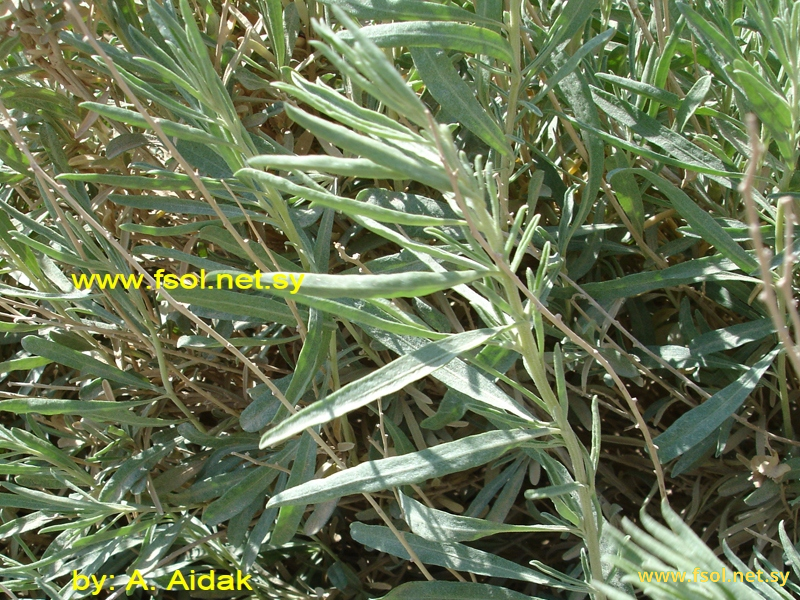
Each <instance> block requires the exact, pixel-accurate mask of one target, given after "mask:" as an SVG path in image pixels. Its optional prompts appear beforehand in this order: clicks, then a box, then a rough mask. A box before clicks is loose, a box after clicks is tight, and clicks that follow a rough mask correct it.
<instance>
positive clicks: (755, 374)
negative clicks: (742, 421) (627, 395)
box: [653, 348, 780, 463]
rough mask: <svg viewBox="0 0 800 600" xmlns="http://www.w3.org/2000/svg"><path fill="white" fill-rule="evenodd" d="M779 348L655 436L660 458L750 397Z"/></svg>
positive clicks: (689, 443) (676, 452) (700, 436)
mask: <svg viewBox="0 0 800 600" xmlns="http://www.w3.org/2000/svg"><path fill="white" fill-rule="evenodd" d="M779 351H780V348H775V349H774V350H772V351H771V352H768V353H767V354H766V355H765V356H764V357H763V358H762V359H761V360H759V361H758V362H757V363H756V364H755V365H753V366H752V367H751V368H750V369H749V370H748V371H747V372H746V373H744V374H743V375H742V376H741V377H739V379H737V380H736V381H734V382H733V383H732V384H730V385H728V386H727V387H724V388H723V389H721V390H720V391H718V392H717V393H716V394H714V395H713V396H711V398H709V399H708V400H706V401H705V402H703V403H702V404H701V405H700V406H696V407H695V408H693V409H692V410H690V411H689V412H687V413H685V414H683V415H682V416H681V417H680V418H678V420H677V421H675V422H674V423H673V424H672V425H670V427H669V429H667V430H666V431H665V432H664V433H662V434H661V435H659V436H658V437H657V438H656V439H654V440H653V442H654V443H655V445H656V446H657V447H658V458H659V460H661V462H662V463H665V462H667V461H670V460H672V459H673V458H675V457H676V456H680V455H681V454H683V453H684V452H686V451H687V450H689V449H690V448H691V447H693V446H694V445H695V444H699V443H700V442H702V441H703V440H704V439H705V438H706V437H708V435H710V434H711V433H712V432H713V431H715V430H716V429H717V427H719V426H720V425H722V423H723V422H724V421H725V420H726V419H727V418H729V417H730V416H731V415H732V414H734V413H735V412H736V411H737V410H739V407H740V406H741V405H742V404H743V403H744V401H745V400H747V397H748V396H749V395H750V393H751V392H752V391H753V390H754V389H755V387H756V385H758V382H759V381H761V378H762V377H763V376H764V373H766V371H767V369H768V368H769V366H770V365H771V364H772V361H773V360H774V359H775V357H776V356H777V355H778V352H779Z"/></svg>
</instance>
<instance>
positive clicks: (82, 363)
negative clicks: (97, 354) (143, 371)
mask: <svg viewBox="0 0 800 600" xmlns="http://www.w3.org/2000/svg"><path fill="white" fill-rule="evenodd" d="M22 347H23V348H25V350H27V351H28V352H30V353H31V354H36V355H38V356H43V357H45V358H49V359H50V360H52V361H53V362H57V363H59V364H62V365H65V366H67V367H70V368H72V369H75V370H77V371H80V372H81V374H83V375H94V376H95V377H102V378H103V379H108V380H109V381H116V382H117V383H121V384H123V385H128V386H131V387H132V388H134V389H147V390H158V389H159V388H158V386H156V385H153V384H152V383H150V381H149V380H148V379H147V378H146V377H142V376H141V375H139V374H138V373H131V372H128V371H122V370H120V369H118V368H117V367H114V366H111V365H109V364H106V363H102V362H100V361H99V360H97V359H95V358H92V357H91V356H87V355H85V354H82V353H81V352H77V351H75V350H70V349H69V348H65V347H64V346H61V345H60V344H56V343H55V342H51V341H49V340H45V339H43V338H40V337H36V336H33V335H29V336H27V337H25V338H23V340H22Z"/></svg>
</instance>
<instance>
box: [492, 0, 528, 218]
mask: <svg viewBox="0 0 800 600" xmlns="http://www.w3.org/2000/svg"><path fill="white" fill-rule="evenodd" d="M521 22H522V0H509V3H508V41H509V43H510V44H511V55H512V58H513V60H512V61H511V74H510V76H509V77H510V85H509V91H508V110H507V111H506V127H505V134H506V137H509V136H511V135H513V134H514V126H515V124H516V121H517V103H518V101H519V92H520V85H521V83H522V74H521V70H520V62H521V60H522V25H521ZM514 162H515V161H514V153H513V152H512V153H511V154H506V155H503V157H502V159H501V162H500V186H499V190H498V192H499V196H500V198H499V200H500V210H501V212H502V218H499V217H500V215H496V217H498V222H499V225H500V229H501V230H503V231H505V230H506V229H507V227H508V220H509V215H510V213H509V210H508V200H509V186H510V179H511V175H513V173H514Z"/></svg>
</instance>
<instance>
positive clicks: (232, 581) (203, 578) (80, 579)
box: [72, 569, 253, 596]
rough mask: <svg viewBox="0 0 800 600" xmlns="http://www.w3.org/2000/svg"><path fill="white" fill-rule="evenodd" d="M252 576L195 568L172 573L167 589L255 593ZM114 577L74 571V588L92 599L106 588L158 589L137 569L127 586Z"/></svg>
mask: <svg viewBox="0 0 800 600" xmlns="http://www.w3.org/2000/svg"><path fill="white" fill-rule="evenodd" d="M250 577H251V575H245V574H243V573H242V572H241V571H239V570H237V571H236V572H235V573H218V572H217V571H215V570H214V569H211V570H210V571H206V572H203V573H195V571H194V569H192V570H191V571H189V573H184V572H183V571H180V570H176V571H173V572H172V574H171V576H170V580H169V583H167V585H166V586H164V589H165V590H167V591H169V590H185V591H196V590H202V591H215V592H226V591H227V592H234V591H242V590H252V589H253V588H252V587H251V586H250ZM114 578H115V577H114V575H96V574H93V575H82V574H80V573H78V571H73V572H72V589H73V590H76V591H81V592H83V591H87V590H88V591H89V593H90V594H91V595H92V596H98V595H99V594H100V592H102V591H103V590H104V589H105V590H107V591H110V592H113V591H114V590H115V589H117V588H120V587H124V588H125V591H126V592H127V591H130V590H136V589H141V590H144V591H146V592H153V591H155V590H156V589H158V587H159V586H157V585H156V584H155V583H154V582H153V581H152V580H148V579H146V578H145V577H144V575H142V573H141V571H139V570H138V569H136V570H135V571H134V572H133V573H132V574H131V576H130V578H129V579H128V581H127V582H125V583H121V584H119V585H115V584H114ZM162 585H163V584H162Z"/></svg>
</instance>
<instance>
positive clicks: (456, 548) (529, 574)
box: [350, 523, 572, 597]
mask: <svg viewBox="0 0 800 600" xmlns="http://www.w3.org/2000/svg"><path fill="white" fill-rule="evenodd" d="M350 535H351V536H352V537H353V539H354V540H355V541H357V542H358V543H359V544H364V545H365V546H368V547H370V548H375V549H376V550H379V551H381V552H386V553H388V554H391V555H393V556H398V557H400V558H403V559H405V560H410V556H409V555H408V552H407V551H406V549H405V548H404V547H403V545H402V544H401V543H400V541H399V540H398V539H397V538H396V537H395V536H394V535H393V534H392V533H391V532H390V531H389V529H388V528H387V527H382V526H379V525H364V524H363V523H353V524H352V525H351V526H350ZM401 535H402V536H403V538H404V539H405V542H406V543H407V544H408V546H409V547H410V548H411V549H412V550H413V551H414V554H416V555H417V557H418V558H419V559H420V560H421V561H422V562H423V563H425V564H429V565H438V566H440V567H447V568H449V569H454V570H456V571H466V572H468V573H475V574H476V575H486V576H487V577H500V578H503V579H515V580H517V581H529V582H531V583H539V584H544V585H548V586H552V587H558V588H567V589H572V587H571V586H569V587H567V586H565V585H564V584H563V583H562V582H560V581H558V580H556V579H553V578H551V577H548V576H546V575H542V574H540V573H537V572H536V571H533V570H531V569H528V568H526V567H523V566H522V565H518V564H516V563H513V562H511V561H510V560H506V559H505V558H500V557H499V556H497V555H495V554H492V553H490V552H484V551H483V550H476V549H475V548H470V547H469V546H465V545H463V544H442V543H439V542H431V541H428V540H426V539H424V538H421V537H419V536H416V535H414V534H413V533H401ZM501 597H502V596H501Z"/></svg>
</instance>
